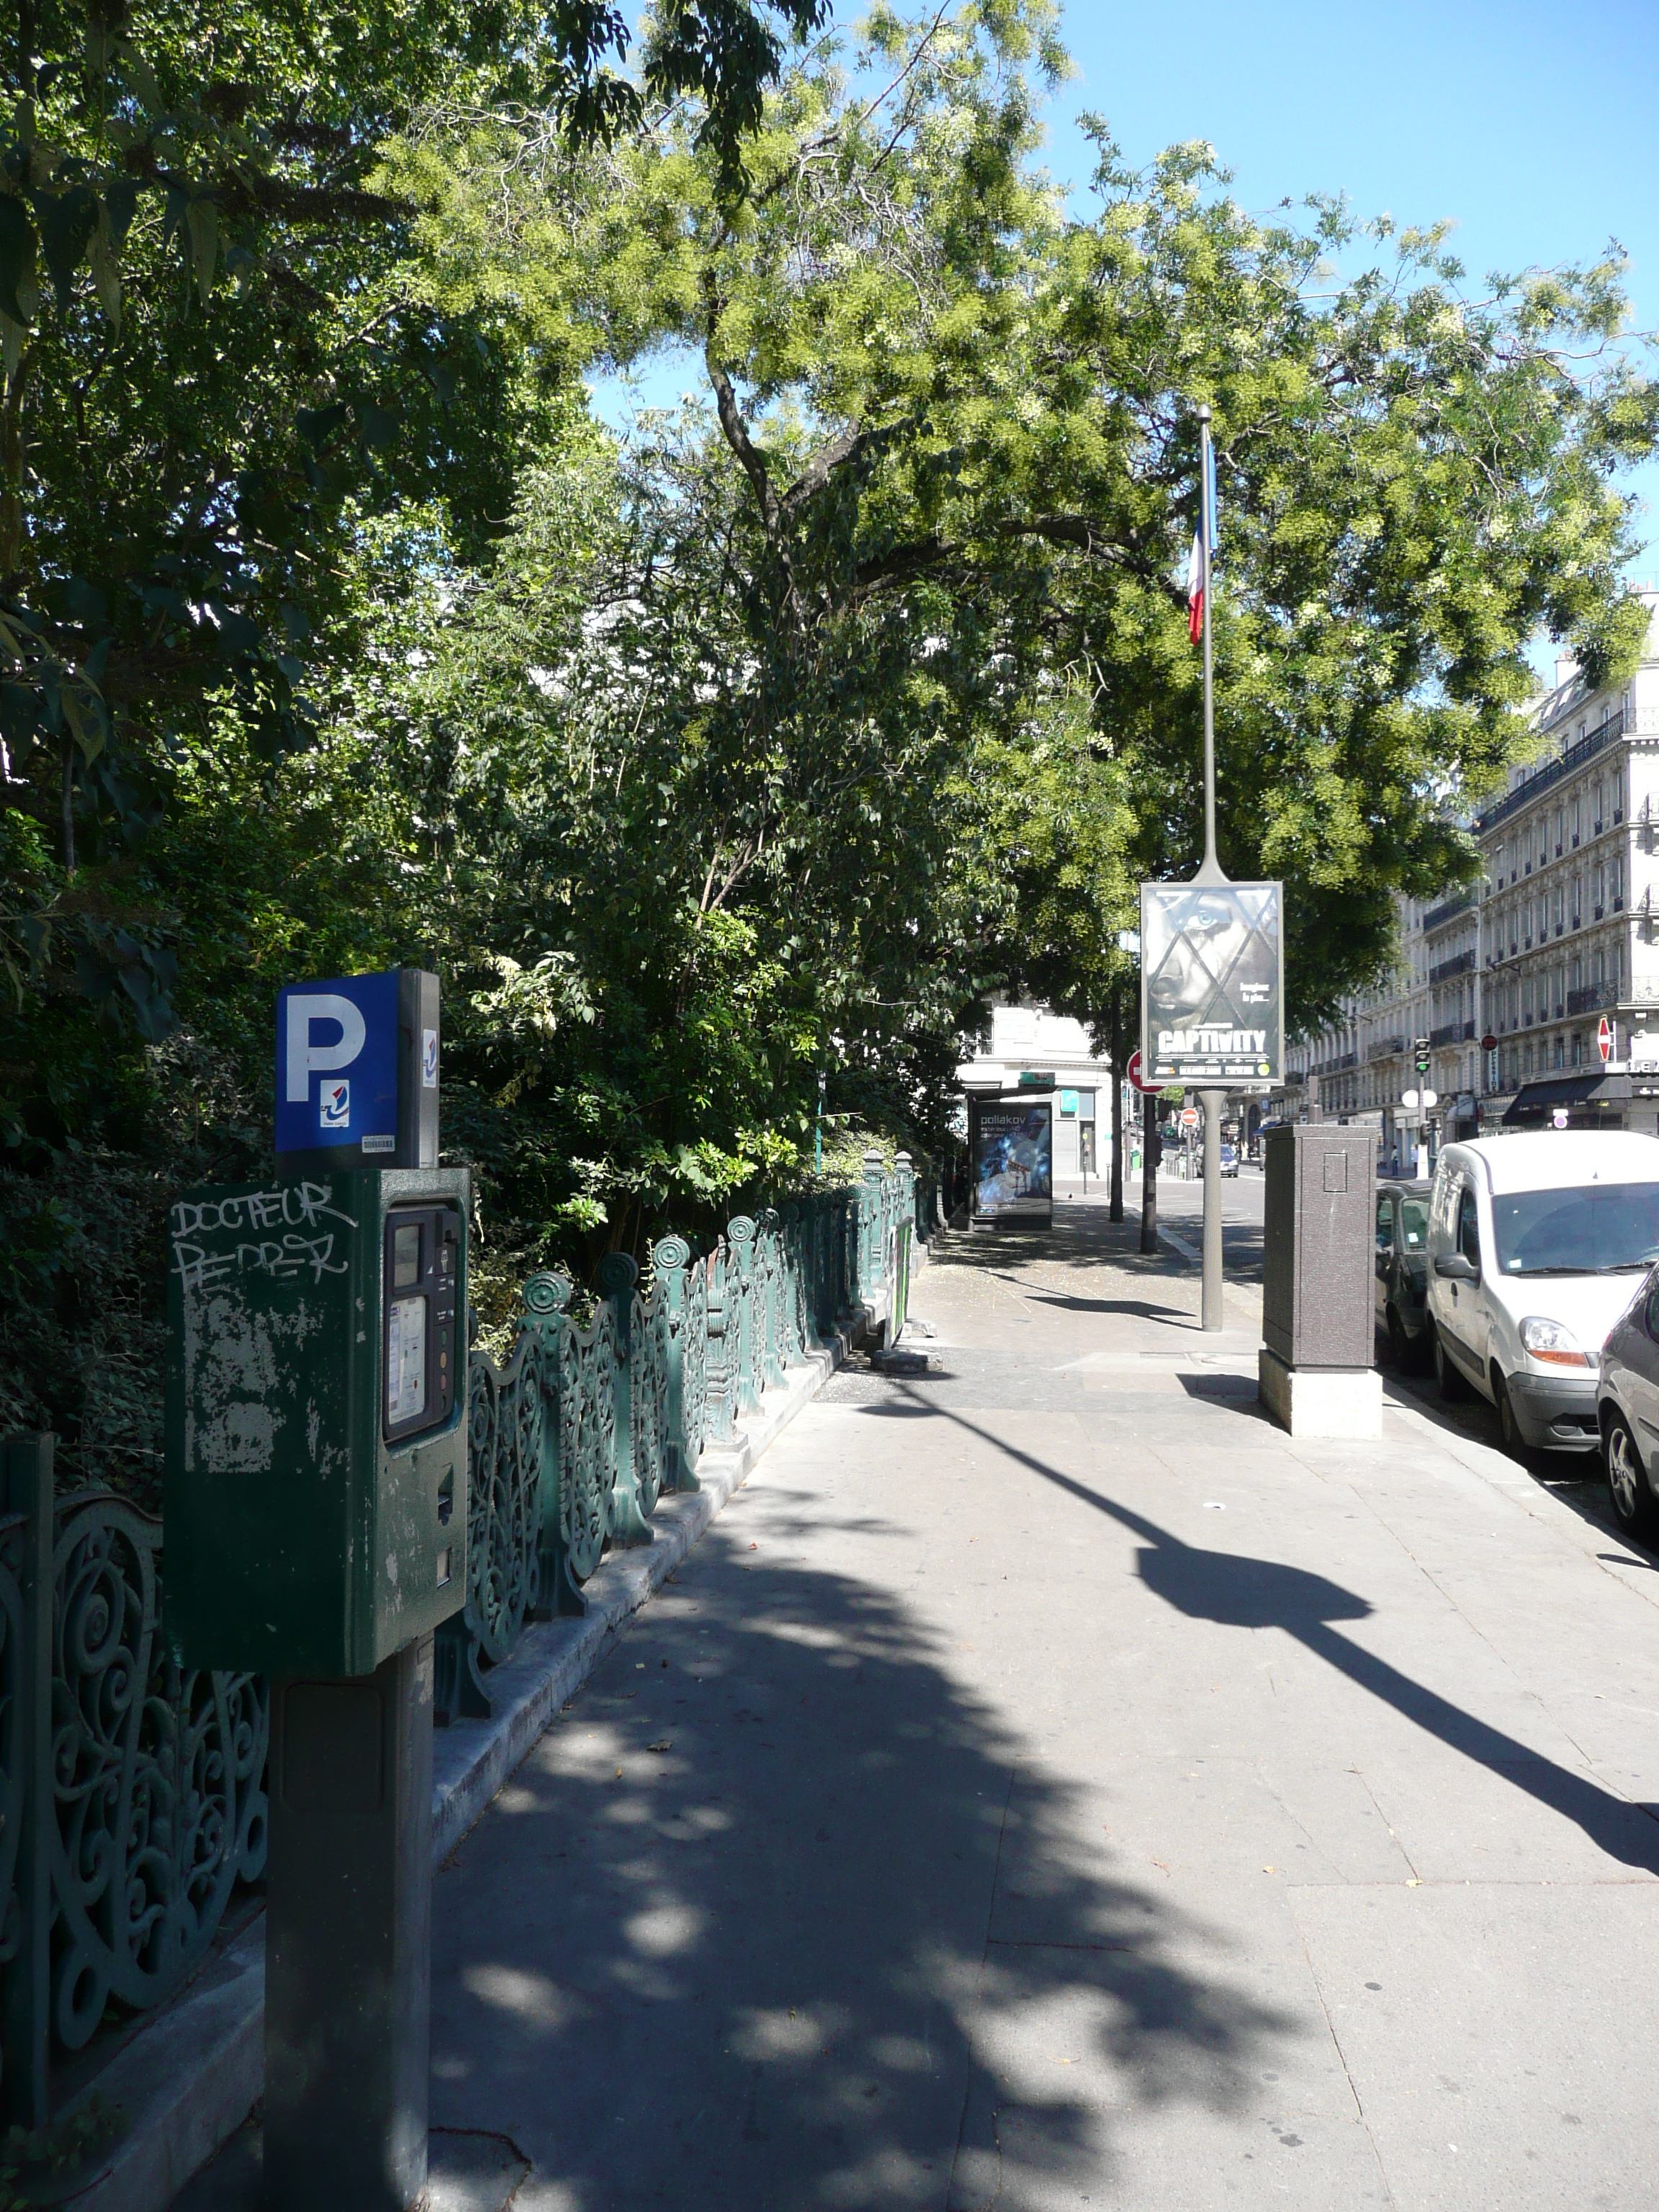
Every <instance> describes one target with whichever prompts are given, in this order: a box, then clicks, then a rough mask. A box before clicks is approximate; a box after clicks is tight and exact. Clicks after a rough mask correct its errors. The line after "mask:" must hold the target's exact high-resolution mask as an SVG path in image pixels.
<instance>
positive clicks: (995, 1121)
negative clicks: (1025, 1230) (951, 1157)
mask: <svg viewBox="0 0 1659 2212" xmlns="http://www.w3.org/2000/svg"><path fill="white" fill-rule="evenodd" d="M974 1109H975V1111H974V1212H975V1214H976V1215H977V1216H978V1217H979V1218H980V1219H981V1220H987V1221H988V1220H993V1219H994V1220H999V1221H1019V1220H1030V1221H1042V1222H1047V1221H1049V1220H1051V1219H1052V1218H1053V1214H1054V1107H1053V1104H1052V1103H1051V1102H1050V1101H1049V1100H1048V1099H1046V1098H1044V1099H1042V1100H1031V1101H1029V1102H1028V1101H1025V1100H1022V1099H1018V1098H1007V1099H984V1100H980V1099H975V1102H974Z"/></svg>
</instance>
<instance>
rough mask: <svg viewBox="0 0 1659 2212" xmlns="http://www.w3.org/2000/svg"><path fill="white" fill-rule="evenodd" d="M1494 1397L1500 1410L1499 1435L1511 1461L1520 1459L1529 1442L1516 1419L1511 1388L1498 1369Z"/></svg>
mask: <svg viewBox="0 0 1659 2212" xmlns="http://www.w3.org/2000/svg"><path fill="white" fill-rule="evenodd" d="M1492 1403H1493V1405H1495V1406H1496V1407H1497V1408H1498V1435H1499V1436H1500V1437H1502V1438H1503V1439H1504V1450H1505V1451H1506V1452H1507V1453H1508V1454H1509V1455H1510V1458H1511V1459H1520V1458H1521V1457H1522V1455H1523V1454H1524V1453H1525V1451H1526V1449H1527V1440H1526V1438H1525V1437H1523V1436H1522V1433H1521V1425H1520V1423H1519V1422H1518V1421H1517V1420H1516V1418H1515V1407H1514V1406H1513V1405H1512V1404H1511V1403H1510V1386H1509V1384H1508V1383H1506V1382H1505V1381H1504V1377H1503V1376H1501V1375H1500V1374H1499V1373H1498V1370H1497V1369H1496V1368H1493V1370H1492Z"/></svg>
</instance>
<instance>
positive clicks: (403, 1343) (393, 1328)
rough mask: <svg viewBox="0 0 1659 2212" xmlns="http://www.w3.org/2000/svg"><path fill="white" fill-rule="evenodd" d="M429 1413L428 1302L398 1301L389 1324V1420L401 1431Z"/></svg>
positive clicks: (391, 1426)
mask: <svg viewBox="0 0 1659 2212" xmlns="http://www.w3.org/2000/svg"><path fill="white" fill-rule="evenodd" d="M425 1411H426V1300H425V1299H424V1298H418V1297H417V1298H394V1299H393V1300H392V1305H391V1307H390V1309H389V1310H388V1312H387V1314H386V1426H387V1427H388V1428H390V1429H396V1428H401V1427H402V1425H404V1422H405V1421H412V1420H413V1419H415V1418H416V1414H418V1413H425Z"/></svg>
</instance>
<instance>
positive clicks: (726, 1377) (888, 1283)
mask: <svg viewBox="0 0 1659 2212" xmlns="http://www.w3.org/2000/svg"><path fill="white" fill-rule="evenodd" d="M934 1203H935V1200H934V1194H933V1185H932V1183H931V1181H929V1180H927V1178H925V1177H924V1178H919V1177H918V1176H916V1175H915V1173H914V1172H913V1170H912V1169H911V1165H910V1163H909V1161H908V1158H906V1157H905V1156H904V1155H903V1154H902V1153H901V1154H900V1156H899V1159H898V1163H897V1164H896V1167H895V1168H894V1169H892V1170H889V1169H887V1168H886V1167H885V1166H884V1163H883V1161H882V1160H881V1158H880V1156H879V1155H878V1154H872V1155H870V1156H868V1157H867V1158H866V1165H865V1174H864V1176H863V1179H862V1181H861V1182H859V1183H858V1184H857V1185H856V1186H855V1187H854V1188H852V1189H850V1190H842V1191H835V1192H831V1193H829V1194H813V1195H811V1196H809V1197H804V1198H799V1199H793V1200H789V1201H787V1203H785V1204H784V1205H781V1206H777V1207H770V1206H769V1207H764V1208H763V1209H762V1210H761V1212H758V1213H757V1214H756V1215H755V1216H753V1217H752V1218H750V1217H749V1216H739V1217H738V1218H737V1219H735V1220H733V1221H732V1222H730V1223H729V1224H728V1225H727V1226H726V1231H725V1233H724V1234H723V1235H722V1236H720V1237H717V1238H716V1239H715V1241H714V1246H713V1249H711V1250H709V1251H708V1252H705V1253H701V1254H699V1253H696V1252H694V1251H693V1249H691V1247H690V1244H689V1243H687V1242H686V1240H685V1239H684V1237H664V1238H663V1239H662V1240H661V1242H660V1243H659V1244H658V1245H657V1246H656V1248H655V1249H654V1250H653V1252H652V1254H651V1255H650V1261H649V1266H648V1269H647V1274H646V1276H645V1277H644V1279H641V1275H640V1273H639V1270H638V1269H637V1268H636V1267H635V1263H634V1262H633V1261H631V1260H629V1259H628V1258H626V1257H625V1256H623V1255H612V1256H611V1257H610V1258H608V1259H607V1260H605V1261H603V1262H602V1263H601V1266H600V1267H599V1275H598V1279H597V1282H596V1285H595V1295H594V1297H593V1299H592V1310H591V1312H590V1314H589V1316H588V1318H586V1320H579V1319H578V1318H577V1316H576V1313H575V1311H574V1305H575V1303H576V1294H575V1291H574V1286H573V1285H572V1284H571V1283H570V1282H569V1281H568V1279H566V1278H564V1277H563V1276H562V1275H556V1274H549V1273H544V1274H536V1275H532V1277H531V1278H530V1279H529V1280H528V1282H526V1285H525V1286H524V1293H523V1312H522V1314H521V1316H520V1322H519V1328H518V1333H517V1338H516V1340H515V1342H514V1345H513V1351H512V1353H511V1356H510V1357H509V1358H507V1361H506V1363H505V1364H500V1365H498V1364H497V1363H496V1362H495V1360H494V1359H492V1358H489V1355H488V1354H487V1353H486V1352H483V1351H482V1350H479V1349H477V1347H475V1348H474V1349H473V1351H472V1352H471V1356H470V1358H469V1363H468V1375H467V1421H468V1442H469V1465H470V1469H471V1512H470V1516H469V1521H468V1528H467V1596H466V1604H465V1610H464V1611H463V1612H462V1613H459V1614H458V1615H457V1616H456V1617H455V1619H454V1620H453V1621H451V1622H449V1623H447V1625H446V1626H445V1628H444V1629H443V1630H442V1631H441V1632H440V1636H439V1653H438V1657H439V1667H438V1683H437V1701H438V1704H439V1706H440V1709H441V1711H442V1712H443V1713H444V1715H445V1716H446V1717H457V1716H459V1715H465V1714H487V1713H488V1711H489V1677H490V1674H492V1672H493V1671H494V1670H495V1668H497V1667H499V1666H500V1665H501V1663H502V1662H503V1661H505V1660H506V1659H507V1658H508V1657H510V1656H511V1655H512V1653H513V1650H514V1649H515V1648H516V1646H517V1645H518V1644H519V1642H520V1638H522V1636H523V1634H524V1632H525V1629H526V1625H527V1624H528V1623H530V1622H532V1621H533V1620H544V1619H549V1618H550V1617H552V1616H553V1615H554V1614H556V1613H580V1612H581V1611H582V1610H583V1608H584V1600H583V1597H582V1584H583V1583H585V1582H586V1580H587V1578H588V1577H589V1576H590V1575H592V1572H593V1571H594V1569H595V1568H596V1567H597V1566H598V1565H599V1560H600V1558H601V1555H602V1554H603V1553H604V1551H605V1547H606V1546H607V1545H608V1544H615V1545H626V1544H636V1543H647V1542H649V1541H651V1537H652V1527H651V1522H652V1516H653V1514H654V1513H655V1511H656V1510H657V1507H658V1504H659V1500H660V1499H661V1498H662V1497H663V1496H664V1494H665V1493H666V1492H673V1491H684V1490H695V1489H696V1487H697V1472H696V1470H697V1463H698V1462H699V1460H700V1459H701V1458H702V1454H703V1452H704V1449H706V1447H707V1446H708V1445H709V1444H710V1443H715V1444H719V1443H732V1441H733V1440H734V1439H735V1438H736V1437H737V1435H738V1431H740V1430H741V1428H742V1426H743V1425H744V1421H745V1420H746V1419H749V1418H750V1417H752V1416H753V1415H754V1414H755V1413H757V1411H759V1410H760V1409H761V1407H762V1406H763V1401H764V1397H765V1394H766V1392H767V1391H768V1390H776V1389H778V1388H779V1386H780V1385H781V1384H782V1383H784V1381H785V1380H786V1377H787V1373H788V1370H789V1369H790V1368H791V1367H793V1366H798V1365H799V1364H800V1362H801V1361H802V1360H803V1359H804V1358H805V1356H806V1354H807V1352H809V1351H811V1350H813V1349H816V1348H817V1347H819V1346H822V1345H823V1343H824V1342H825V1341H826V1340H827V1339H828V1338H829V1334H831V1332H832V1331H833V1330H834V1328H836V1325H837V1323H839V1322H844V1321H845V1320H846V1319H847V1318H848V1316H850V1315H851V1314H852V1313H853V1312H854V1310H855V1309H857V1308H859V1307H860V1306H866V1307H873V1306H875V1305H876V1304H878V1302H880V1303H881V1304H884V1308H885V1312H886V1316H887V1319H888V1326H889V1327H890V1329H891V1330H892V1332H893V1333H894V1334H896V1333H897V1331H898V1329H899V1328H901V1327H902V1323H903V1319H904V1314H905V1310H906V1302H907V1292H908V1275H909V1258H910V1248H911V1243H912V1241H913V1239H914V1237H916V1236H917V1235H921V1236H924V1237H925V1236H927V1234H929V1233H930V1232H931V1210H932V1208H933V1205H934ZM161 1605H162V1550H161V1522H158V1521H155V1520H152V1519H151V1518H150V1517H149V1516H148V1515H146V1514H143V1513H141V1512H139V1511H138V1510H137V1509H136V1508H135V1507H133V1506H132V1505H131V1504H128V1503H127V1501H126V1500H125V1499H124V1498H119V1497H118V1496H116V1495H115V1494H114V1493H112V1492H107V1491H82V1492H76V1493H75V1494H74V1495H72V1496H70V1497H66V1498H54V1497H53V1494H52V1438H51V1437H36V1436H28V1437H7V1438H4V1439H3V1440H0V2105H3V2106H4V2109H5V2112H6V2114H7V2116H8V2118H9V2119H10V2120H12V2121H13V2122H17V2123H21V2124H23V2125H24V2126H25V2127H31V2128H32V2127H36V2126H38V2125H40V2124H41V2123H42V2122H43V2121H44V2120H45V2119H46V2116H47V2075H48V2065H49V2061H50V2058H51V2057H52V2053H53V2052H54V2051H57V2052H59V2053H62V2052H73V2051H78V2050H80V2049H81V2048H82V2047H83V2046H84V2045H85V2044H86V2043H87V2042H88V2040H89V2039H90V2038H91V2036H92V2035H93V2033H94V2031H95V2030H96V2028H97V2027H99V2025H100V2021H103V2019H104V2018H105V2016H106V2009H107V2008H109V2006H110V2005H111V2004H112V2002H113V2003H114V2004H115V2005H116V2006H117V2007H118V2008H121V2009H123V2010H125V2011H128V2012H136V2011H143V2010H146V2009H149V2008H152V2007H154V2006H155V2005H157V2004H160V2003H161V2002H163V2001H164V2000H165V1999H166V1998H167V1997H168V1996H170V1995H171V1994H172V1993H173V1991H174V1990H176V1989H177V1988H178V1986H179V1984H180V1982H181V1981H182V1980H183V1979H184V1978H185V1976H187V1975H188V1974H189V1973H190V1972H191V1970H192V1969H193V1968H194V1967H195V1966H197V1964H198V1963H199V1962H200V1960H201V1959H202V1958H203V1956H204V1953H205V1952H206V1950H207V1948H208V1946H209V1944H210V1942H212V1940H213V1936H214V1935H215V1933H216V1930H217V1929H218V1927H219V1924H220V1923H221V1921H222V1918H223V1917H224V1913H225V1911H226V1908H227V1906H228V1904H229V1902H230V1899H231V1896H232V1893H233V1892H234V1888H235V1886H236V1884H237V1883H238V1882H239V1881H244V1882H246V1881H256V1880H257V1879H258V1877H259V1875H261V1874H262V1873H263V1871H264V1853H265V1828H266V1801H265V1794H264V1793H265V1755H266V1750H267V1747H268V1744H269V1739H270V1699H269V1695H268V1691H267V1687H266V1685H265V1683H264V1681H263V1680H261V1679H260V1678H259V1677H258V1676H255V1675H252V1674H225V1673H211V1674H210V1673H207V1672H205V1671H191V1670H185V1669H181V1668H179V1667H178V1666H177V1665H176V1664H175V1663H174V1662H173V1658H172V1656H171V1655H170V1653H169V1651H168V1650H167V1644H166V1642H165V1639H164V1638H163V1637H162V1634H161Z"/></svg>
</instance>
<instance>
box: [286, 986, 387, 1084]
mask: <svg viewBox="0 0 1659 2212" xmlns="http://www.w3.org/2000/svg"><path fill="white" fill-rule="evenodd" d="M313 1022H337V1023H338V1024H339V1025H340V1034H339V1036H338V1037H337V1040H336V1041H335V1042H334V1043H332V1044H313V1042H311V1025H312V1024H313ZM367 1036H368V1026H367V1024H365V1022H364V1020H363V1018H362V1015H361V1014H360V1013H359V1012H358V1011H357V1009H356V1006H353V1005H352V1003H351V1001H350V1000H349V999H343V998H341V997H340V996H339V995H338V994H337V993H336V992H333V991H313V992H311V993H309V994H301V993H300V992H298V991H295V992H293V993H292V994H290V996H289V1001H288V1037H287V1040H286V1042H287V1054H286V1058H287V1062H288V1097H289V1104H290V1105H296V1106H297V1105H303V1104H304V1103H305V1102H306V1100H307V1098H309V1097H310V1096H311V1079H312V1077H313V1075H314V1074H323V1075H328V1074H331V1073H332V1072H333V1071H334V1069H335V1068H337V1067H349V1066H350V1065H351V1063H352V1061H353V1060H356V1057H357V1055H358V1054H359V1053H360V1052H361V1051H362V1048H363V1040H364V1039H365V1038H366V1037H367Z"/></svg>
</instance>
